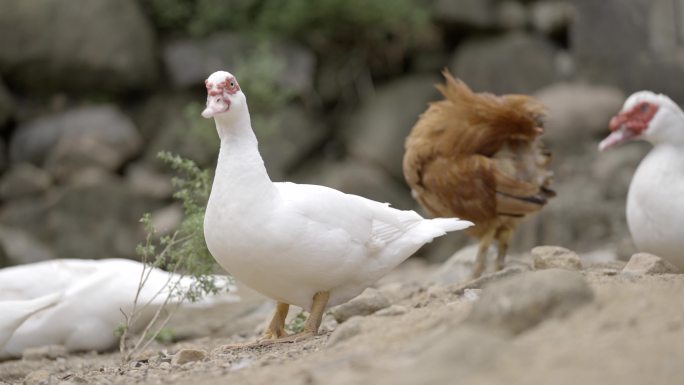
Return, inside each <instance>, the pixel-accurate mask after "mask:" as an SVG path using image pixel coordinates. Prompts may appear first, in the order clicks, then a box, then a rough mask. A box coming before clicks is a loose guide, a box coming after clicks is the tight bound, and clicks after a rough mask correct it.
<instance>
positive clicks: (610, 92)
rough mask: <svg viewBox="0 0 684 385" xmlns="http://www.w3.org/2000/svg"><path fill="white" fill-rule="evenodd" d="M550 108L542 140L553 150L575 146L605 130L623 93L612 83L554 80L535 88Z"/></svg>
mask: <svg viewBox="0 0 684 385" xmlns="http://www.w3.org/2000/svg"><path fill="white" fill-rule="evenodd" d="M534 96H535V97H536V98H538V99H539V100H540V101H541V102H542V103H543V104H544V105H545V106H546V107H547V108H548V111H549V114H548V117H547V118H546V121H545V127H546V132H545V133H544V142H546V143H549V144H550V146H551V148H552V149H553V150H558V151H567V150H569V151H574V150H576V149H577V146H579V145H581V144H582V143H586V142H588V141H591V140H596V139H597V138H599V137H601V136H602V135H606V134H607V133H608V122H609V121H610V118H611V117H613V116H614V115H615V114H616V113H617V112H618V111H619V110H620V108H621V107H622V103H624V101H625V97H626V96H625V94H624V93H623V92H622V91H620V90H619V89H617V88H615V87H612V86H600V85H590V84H583V83H556V84H553V85H550V86H548V87H545V88H543V89H541V90H539V91H537V92H536V93H535V94H534Z"/></svg>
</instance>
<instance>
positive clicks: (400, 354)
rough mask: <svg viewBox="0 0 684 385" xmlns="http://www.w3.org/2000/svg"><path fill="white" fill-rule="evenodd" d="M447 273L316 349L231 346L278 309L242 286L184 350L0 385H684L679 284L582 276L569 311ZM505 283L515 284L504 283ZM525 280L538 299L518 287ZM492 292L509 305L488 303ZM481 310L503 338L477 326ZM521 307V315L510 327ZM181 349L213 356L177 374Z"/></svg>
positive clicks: (37, 366)
mask: <svg viewBox="0 0 684 385" xmlns="http://www.w3.org/2000/svg"><path fill="white" fill-rule="evenodd" d="M409 262H411V261H409ZM436 269H437V267H432V266H427V265H423V264H422V263H419V262H415V261H414V262H411V263H407V264H405V265H404V266H403V267H400V268H399V269H398V270H397V271H395V272H394V273H392V274H391V275H390V276H388V277H386V278H385V279H383V280H382V281H381V282H379V283H378V285H377V287H378V289H379V293H381V294H382V295H383V296H384V297H386V298H387V299H388V300H389V302H390V303H391V305H392V306H391V307H389V308H385V309H383V310H380V311H378V312H376V313H375V314H371V315H366V316H355V317H352V318H350V319H348V320H346V321H344V322H343V323H341V324H338V323H337V322H336V321H335V320H334V319H333V317H332V316H331V315H327V316H326V318H325V320H324V325H323V327H322V332H321V334H320V335H319V336H317V337H316V338H314V339H310V340H307V341H302V342H297V343H291V344H280V345H273V346H267V347H258V348H235V347H225V345H229V344H234V343H239V342H244V341H250V340H252V339H255V338H256V337H257V335H258V331H259V328H260V327H262V326H263V325H264V321H265V320H266V319H267V318H268V317H269V315H270V313H271V311H272V308H273V305H272V304H271V302H270V301H268V300H266V299H264V298H262V297H260V296H259V295H257V294H255V293H253V292H250V291H249V290H248V289H246V288H241V296H242V298H243V299H242V301H241V302H239V303H235V304H224V305H220V306H216V307H213V308H206V309H192V310H184V311H183V312H181V314H179V315H178V317H176V318H175V319H174V321H173V325H172V328H173V330H174V331H175V332H176V336H177V338H178V339H180V341H178V342H175V343H172V344H169V345H161V344H157V345H155V346H153V347H152V348H151V349H150V350H148V351H146V352H143V353H142V354H141V355H139V356H138V357H137V359H135V360H133V361H132V362H128V363H125V364H122V363H121V361H120V356H119V354H118V353H117V352H111V353H100V354H97V353H94V352H85V353H78V354H70V355H68V356H66V357H58V358H56V359H50V358H39V359H32V360H28V359H19V360H10V361H5V362H2V363H0V384H3V385H4V384H140V385H142V384H179V385H180V384H188V385H197V384H243V385H248V384H281V385H284V384H302V385H303V384H333V385H335V384H354V383H357V384H361V383H364V384H459V383H467V384H521V385H522V384H525V385H528V384H601V385H605V384H620V385H627V384H635V385H636V384H684V275H682V274H662V275H641V276H639V275H636V276H635V275H629V274H624V273H621V272H620V271H619V270H618V269H614V268H595V269H585V270H582V271H579V272H572V273H571V274H574V275H575V276H577V277H579V278H578V279H579V284H580V286H581V285H585V286H586V287H587V288H588V290H589V291H588V292H589V293H590V297H591V298H590V299H583V300H582V301H580V302H582V303H581V304H579V305H577V306H575V305H574V302H572V301H570V302H568V303H571V302H572V303H571V305H572V306H570V309H569V310H568V309H565V308H564V309H565V310H564V311H562V312H558V311H554V310H553V309H558V306H556V305H557V303H565V302H567V301H566V300H565V297H567V298H570V297H572V296H573V295H574V294H572V293H573V290H575V289H567V290H566V289H564V287H566V286H563V285H560V286H559V285H556V283H555V282H552V283H551V286H550V287H548V288H547V287H545V286H544V284H538V283H534V282H533V281H534V279H535V275H536V276H538V277H541V276H542V275H541V274H540V273H539V272H538V271H533V272H526V273H517V272H515V271H514V272H513V274H508V276H505V275H500V276H498V275H495V276H493V278H492V279H489V280H483V281H480V283H475V284H473V285H470V286H467V287H466V286H463V285H458V284H442V285H437V284H432V283H430V281H431V279H430V277H431V274H433V273H434V271H435V270H436ZM516 273H517V274H516ZM568 274H570V273H568ZM559 277H565V276H564V275H562V274H561V275H559ZM573 277H574V276H570V277H569V278H572V279H574V278H573ZM572 279H570V281H572ZM507 280H508V281H515V280H517V281H518V282H513V286H501V285H500V284H503V283H504V281H507ZM525 280H527V281H528V283H529V285H533V287H534V290H532V292H531V293H530V291H529V290H527V291H525V290H523V289H520V290H519V291H518V289H516V287H524V285H525V284H526V282H525ZM552 280H555V279H553V278H552ZM570 281H569V282H570ZM573 282H574V281H573ZM497 284H499V285H500V286H501V287H499V288H498V289H496V288H495V286H496V285H497ZM515 285H518V286H515ZM519 285H523V286H519ZM529 285H528V286H529ZM553 285H556V286H553ZM573 285H574V283H573ZM571 286H572V285H571ZM507 287H510V289H507ZM573 287H574V286H573ZM559 288H560V289H559ZM464 289H466V290H464ZM580 289H582V290H584V289H583V288H580ZM492 290H508V292H509V293H508V294H510V295H509V296H507V295H496V292H494V295H489V296H488V295H486V293H487V292H488V291H492ZM580 291H581V290H580ZM552 292H553V293H556V294H553V295H551V294H548V293H552ZM566 292H567V293H568V294H567V295H566V294H564V293H566ZM575 292H576V291H575ZM558 293H560V294H558ZM582 293H585V292H582ZM490 294H491V293H490ZM547 294H548V295H547ZM585 294H586V293H585ZM549 295H550V296H555V297H553V298H551V297H549ZM583 295H584V294H583ZM526 296H527V297H529V298H526ZM547 297H548V298H547ZM585 297H586V296H585ZM502 298H503V299H502ZM540 298H541V299H540ZM549 298H551V299H549ZM504 299H505V301H504ZM487 301H489V302H491V303H487ZM506 301H508V302H506ZM540 301H541V302H540ZM564 301H565V302H564ZM550 304H551V305H550ZM477 306H481V307H482V309H484V310H482V309H480V310H482V311H484V312H485V314H487V313H486V312H487V311H491V312H492V313H491V314H492V318H496V317H503V318H502V319H503V320H504V323H503V325H504V326H496V325H495V324H492V325H489V324H487V322H473V317H472V314H471V313H473V312H474V308H475V307H477ZM492 306H493V307H492ZM552 308H553V309H552ZM488 309H495V310H488ZM511 309H513V310H511ZM515 309H523V310H522V313H520V314H517V315H515V314H514V315H513V316H511V315H510V313H511V312H515V311H516V310H515ZM296 313H297V311H296V310H295V311H292V312H291V316H293V315H296ZM480 313H481V312H480ZM521 314H522V320H523V324H524V325H525V326H524V330H523V331H519V330H518V331H514V332H511V330H509V329H508V328H507V326H506V323H505V322H514V321H507V320H508V318H506V317H518V318H516V319H518V320H520V318H519V317H521ZM530 314H534V316H530ZM534 317H537V318H534ZM531 318H534V320H532V321H530V319H531ZM510 319H513V318H510ZM528 321H529V322H528ZM516 322H517V321H516ZM183 349H191V350H192V349H196V350H202V351H203V352H206V356H205V357H204V358H202V359H199V360H196V361H190V362H187V363H183V364H177V363H175V362H174V360H173V357H174V355H175V354H177V352H179V351H181V350H183Z"/></svg>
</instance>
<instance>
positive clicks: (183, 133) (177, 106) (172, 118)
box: [135, 95, 220, 171]
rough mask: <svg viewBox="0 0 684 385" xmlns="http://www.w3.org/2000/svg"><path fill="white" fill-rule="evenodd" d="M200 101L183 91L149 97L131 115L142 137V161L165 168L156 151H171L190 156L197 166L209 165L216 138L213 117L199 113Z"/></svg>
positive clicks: (213, 157) (215, 146) (216, 151)
mask: <svg viewBox="0 0 684 385" xmlns="http://www.w3.org/2000/svg"><path fill="white" fill-rule="evenodd" d="M203 108H204V104H203V103H201V102H199V101H197V99H196V98H195V99H194V100H193V99H190V98H188V97H187V96H186V95H172V96H171V97H169V98H163V97H155V98H153V99H151V100H149V101H148V102H147V103H146V105H145V106H144V107H143V108H142V110H141V111H138V114H136V116H135V118H136V121H137V122H138V124H140V129H141V132H142V135H143V136H144V138H145V139H146V142H147V146H146V147H145V156H144V161H145V163H147V164H148V165H157V166H159V169H160V170H164V171H166V170H168V168H167V167H163V163H162V162H161V161H159V160H158V158H157V155H158V154H159V152H160V151H171V152H172V153H174V154H178V155H180V156H182V157H185V158H189V159H192V160H193V161H195V162H196V163H198V164H199V165H201V166H205V167H206V166H209V165H212V164H213V163H214V162H215V161H216V156H217V154H218V150H219V143H220V142H219V138H218V135H217V134H216V127H215V126H214V122H213V119H204V118H203V117H202V116H201V115H200V114H201V112H202V109H203Z"/></svg>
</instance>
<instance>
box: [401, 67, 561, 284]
mask: <svg viewBox="0 0 684 385" xmlns="http://www.w3.org/2000/svg"><path fill="white" fill-rule="evenodd" d="M444 77H445V78H446V85H438V86H437V89H439V91H440V92H441V93H442V94H443V95H444V98H445V99H444V100H441V101H437V102H433V103H431V104H430V106H429V108H428V109H427V111H425V112H424V113H423V114H422V115H421V116H420V118H419V119H418V122H417V123H416V125H415V126H414V127H413V129H412V130H411V134H410V135H409V136H408V138H407V139H406V153H405V154H404V177H405V178H406V181H407V182H408V184H409V185H410V186H411V190H412V195H413V197H414V198H415V199H416V200H418V202H419V203H420V204H421V205H422V206H423V207H424V208H425V209H426V210H427V211H428V212H429V213H430V214H431V215H433V216H438V217H459V218H462V219H467V220H469V221H472V222H474V223H475V226H474V227H471V228H470V229H468V230H466V232H467V233H468V234H470V235H472V236H475V237H477V238H479V239H480V247H479V250H478V254H477V259H476V261H475V267H474V270H473V277H479V276H480V275H481V274H482V272H483V271H484V270H485V262H486V255H487V250H488V249H489V246H490V244H491V243H492V242H493V241H494V240H496V241H497V244H498V255H497V259H496V269H497V270H501V269H502V268H503V265H504V260H505V257H506V252H507V249H508V242H509V240H510V238H511V235H512V232H513V230H514V229H515V226H516V225H517V224H518V223H519V221H520V220H521V219H522V218H524V217H525V216H527V215H528V214H532V213H535V212H537V211H539V210H541V208H542V207H544V205H545V204H546V202H547V200H548V199H549V198H551V197H553V196H555V193H554V192H553V191H552V190H550V189H549V185H550V183H551V178H552V175H553V173H552V172H551V171H550V170H548V169H547V167H548V165H549V162H550V160H551V157H550V153H549V152H548V151H546V150H545V149H544V148H543V146H542V143H541V140H540V138H539V136H540V135H541V134H542V133H543V131H544V130H543V124H542V119H543V118H544V116H545V113H546V112H545V108H544V106H543V105H542V104H541V103H540V102H539V101H537V100H535V99H534V98H532V97H529V96H525V95H504V96H496V95H492V94H488V93H478V94H476V93H473V92H472V91H471V90H470V88H469V87H468V86H467V85H466V84H465V83H463V82H462V81H460V80H456V79H454V78H453V77H452V76H451V74H450V73H449V72H448V71H447V70H445V71H444Z"/></svg>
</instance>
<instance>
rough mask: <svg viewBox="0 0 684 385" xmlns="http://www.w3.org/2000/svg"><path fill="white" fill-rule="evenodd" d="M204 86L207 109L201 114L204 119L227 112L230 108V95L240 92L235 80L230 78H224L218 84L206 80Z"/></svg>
mask: <svg viewBox="0 0 684 385" xmlns="http://www.w3.org/2000/svg"><path fill="white" fill-rule="evenodd" d="M204 85H205V87H206V88H207V108H206V109H205V110H204V111H203V112H202V116H204V117H211V116H214V115H216V114H220V113H225V112H228V110H230V106H231V100H230V97H231V95H235V94H236V93H238V91H240V86H239V85H238V83H237V80H235V78H234V77H232V76H229V77H226V78H225V79H224V80H223V81H220V82H211V81H209V79H207V80H205V81H204Z"/></svg>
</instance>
